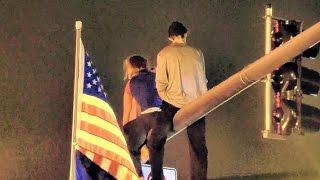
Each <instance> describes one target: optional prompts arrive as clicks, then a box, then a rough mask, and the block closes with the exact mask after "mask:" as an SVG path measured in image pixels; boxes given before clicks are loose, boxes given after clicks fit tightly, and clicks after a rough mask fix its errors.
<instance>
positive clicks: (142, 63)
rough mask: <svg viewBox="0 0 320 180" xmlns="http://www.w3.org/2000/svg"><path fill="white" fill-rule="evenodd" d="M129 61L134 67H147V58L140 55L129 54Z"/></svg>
mask: <svg viewBox="0 0 320 180" xmlns="http://www.w3.org/2000/svg"><path fill="white" fill-rule="evenodd" d="M129 62H130V64H131V65H132V66H133V67H135V68H147V60H146V59H145V58H143V57H142V56H131V57H130V59H129Z"/></svg>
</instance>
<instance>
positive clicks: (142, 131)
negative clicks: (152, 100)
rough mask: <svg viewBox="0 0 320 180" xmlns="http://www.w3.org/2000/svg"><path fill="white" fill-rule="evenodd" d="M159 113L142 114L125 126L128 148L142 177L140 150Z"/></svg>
mask: <svg viewBox="0 0 320 180" xmlns="http://www.w3.org/2000/svg"><path fill="white" fill-rule="evenodd" d="M158 114H159V112H152V113H147V114H141V115H140V116H139V117H137V119H135V120H133V121H130V122H128V123H127V124H125V125H124V126H123V131H124V134H125V137H126V140H127V144H128V149H129V152H130V155H131V158H132V160H133V164H134V166H135V168H136V170H137V173H138V175H139V176H140V177H142V169H141V157H140V155H141V152H140V150H141V148H142V146H143V145H145V144H146V142H147V136H148V132H149V131H150V129H151V128H153V127H154V125H155V122H156V120H157V117H158Z"/></svg>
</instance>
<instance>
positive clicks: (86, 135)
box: [77, 129, 131, 159]
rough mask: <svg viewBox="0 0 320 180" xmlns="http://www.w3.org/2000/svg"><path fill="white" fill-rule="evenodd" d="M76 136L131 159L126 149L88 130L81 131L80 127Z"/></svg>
mask: <svg viewBox="0 0 320 180" xmlns="http://www.w3.org/2000/svg"><path fill="white" fill-rule="evenodd" d="M77 137H78V138H81V139H82V140H85V141H86V142H89V143H90V144H93V145H96V146H100V147H102V148H103V149H105V150H108V151H111V152H113V153H115V154H119V156H122V157H123V158H125V159H128V158H129V159H131V157H130V155H129V153H128V151H126V150H124V149H122V148H121V147H119V146H117V145H115V144H113V143H111V142H109V141H106V140H104V139H102V138H100V137H97V136H94V135H92V134H90V133H88V132H85V131H82V130H81V129H79V130H78V132H77Z"/></svg>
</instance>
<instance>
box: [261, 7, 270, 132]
mask: <svg viewBox="0 0 320 180" xmlns="http://www.w3.org/2000/svg"><path fill="white" fill-rule="evenodd" d="M271 23H272V6H271V4H268V5H266V7H265V51H264V52H265V54H269V53H270V51H271V27H272V24H271ZM271 81H272V79H271V74H267V77H266V79H265V90H264V92H265V93H264V109H265V110H264V131H263V133H262V134H263V135H266V134H268V133H271V123H272V119H271V118H272V117H271V114H272V96H271V93H272V89H271Z"/></svg>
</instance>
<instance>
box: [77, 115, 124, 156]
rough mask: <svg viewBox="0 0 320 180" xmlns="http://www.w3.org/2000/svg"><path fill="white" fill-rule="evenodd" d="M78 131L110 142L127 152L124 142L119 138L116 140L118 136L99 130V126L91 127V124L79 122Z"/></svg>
mask: <svg viewBox="0 0 320 180" xmlns="http://www.w3.org/2000/svg"><path fill="white" fill-rule="evenodd" d="M80 129H81V130H83V131H86V132H88V133H90V134H92V135H95V136H98V137H101V138H103V139H105V140H107V141H110V142H112V143H114V144H115V145H118V146H120V147H121V148H122V149H123V150H125V151H127V152H128V150H127V145H126V144H124V142H123V141H122V140H121V139H120V138H118V136H115V135H114V134H112V133H111V132H110V131H106V130H104V129H102V128H100V127H99V126H95V125H92V124H90V123H87V122H85V121H81V123H80Z"/></svg>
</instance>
